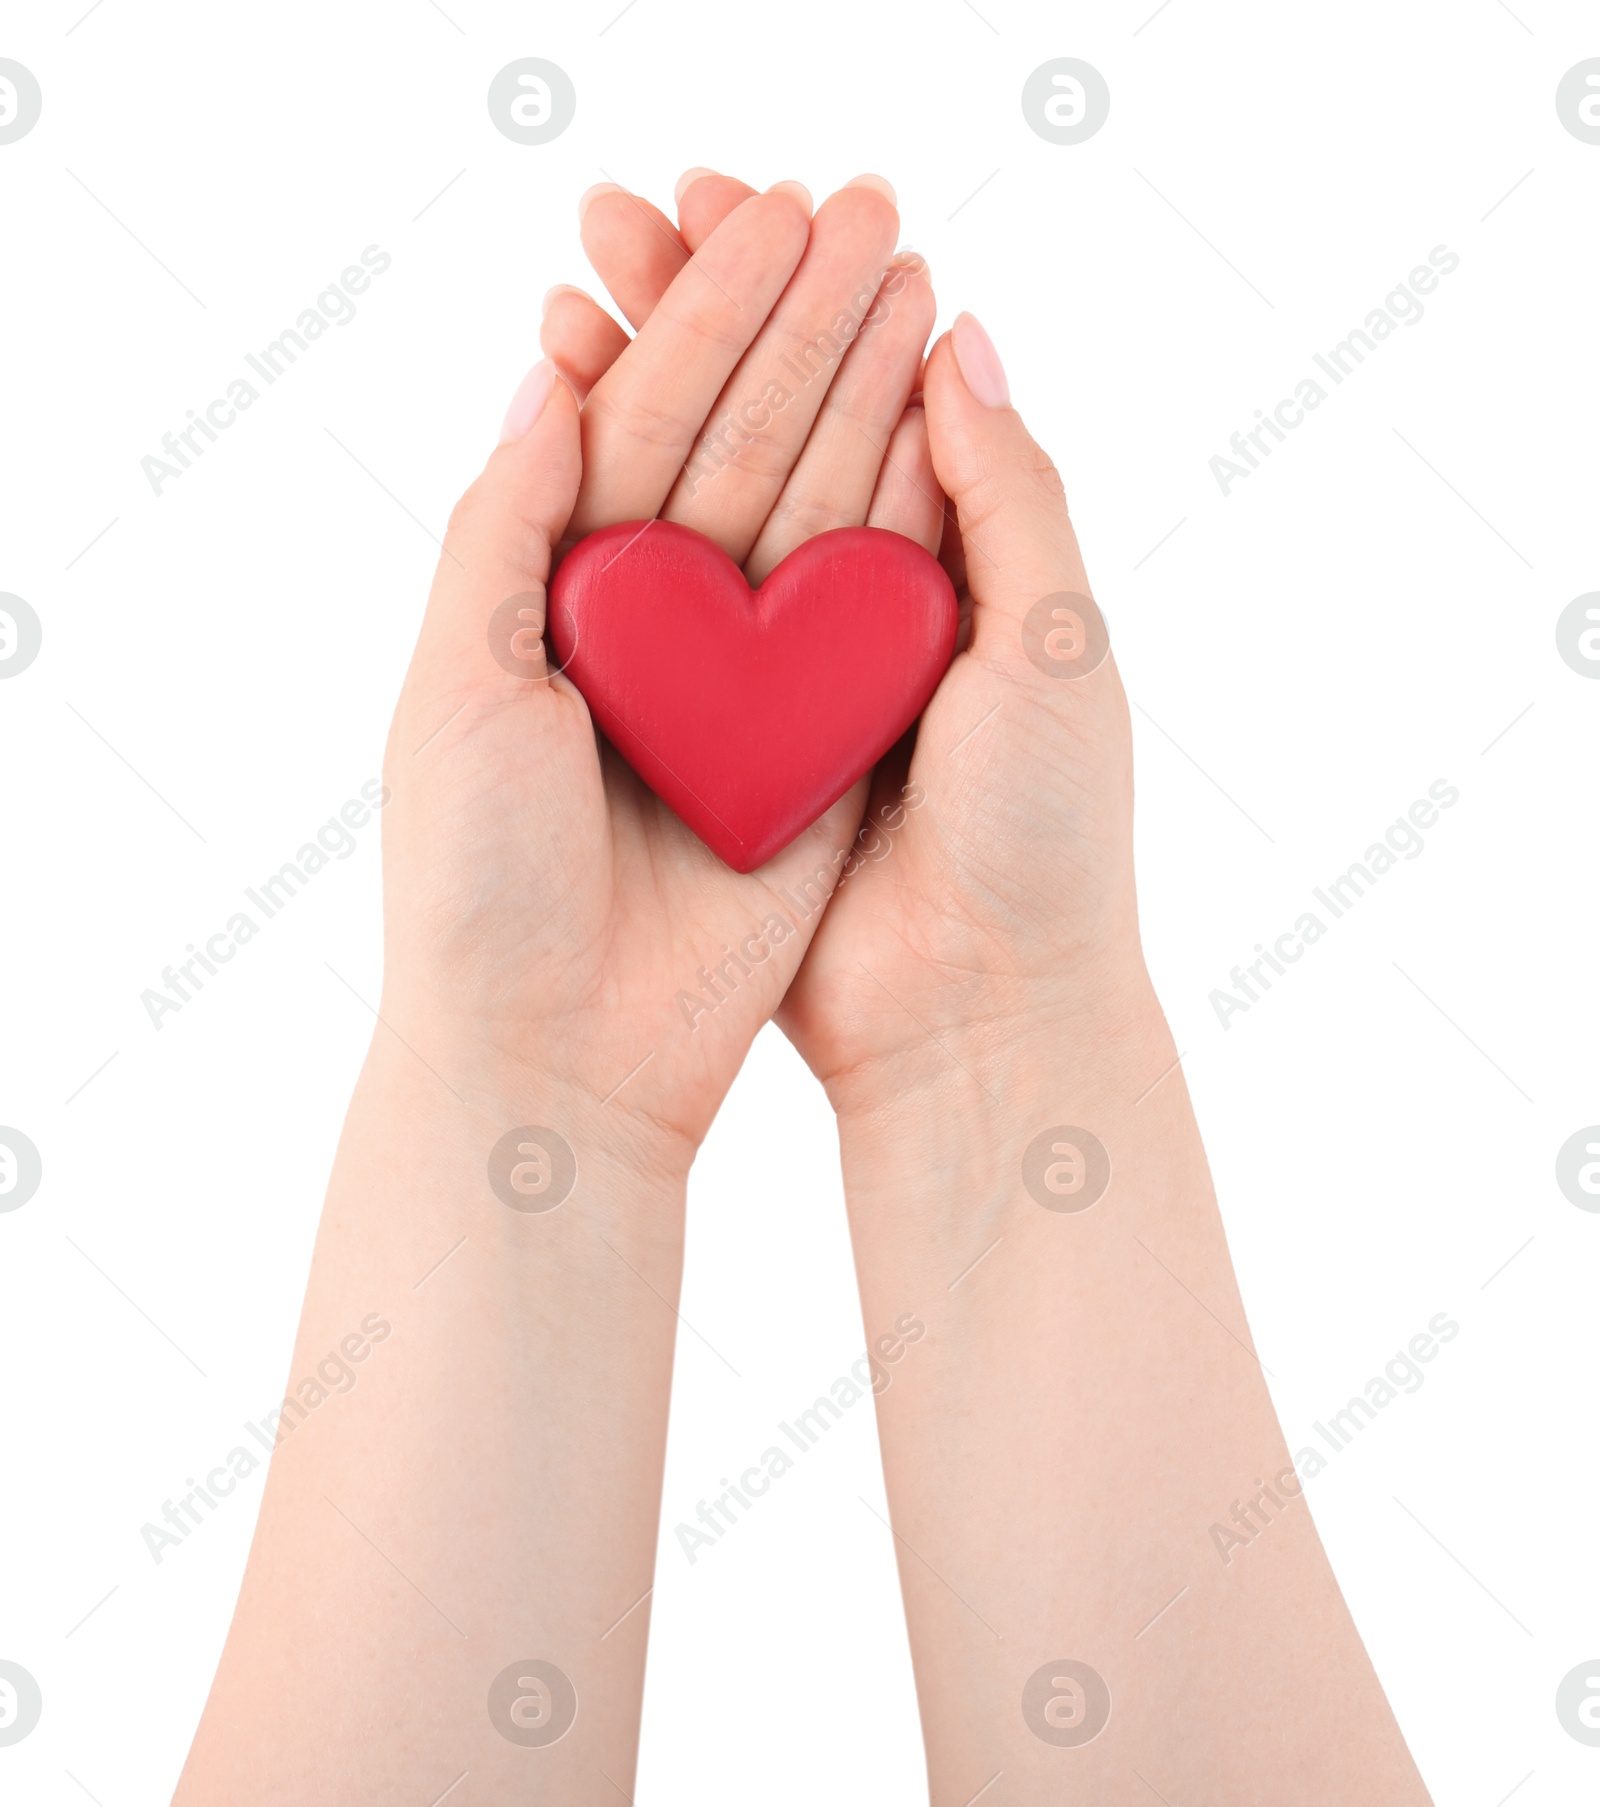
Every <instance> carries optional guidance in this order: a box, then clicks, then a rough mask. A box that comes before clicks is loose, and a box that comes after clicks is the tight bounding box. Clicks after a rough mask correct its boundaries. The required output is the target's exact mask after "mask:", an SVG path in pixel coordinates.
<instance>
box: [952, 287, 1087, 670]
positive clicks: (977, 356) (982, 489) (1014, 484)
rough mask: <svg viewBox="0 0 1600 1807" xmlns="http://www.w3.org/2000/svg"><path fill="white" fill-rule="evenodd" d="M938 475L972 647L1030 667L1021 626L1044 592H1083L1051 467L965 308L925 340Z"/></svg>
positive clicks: (1057, 479)
mask: <svg viewBox="0 0 1600 1807" xmlns="http://www.w3.org/2000/svg"><path fill="white" fill-rule="evenodd" d="M923 402H924V405H925V407H926V410H927V418H928V438H929V445H930V448H931V450H932V454H933V467H934V470H935V472H936V473H937V475H938V478H939V482H940V484H941V486H942V487H943V489H944V491H945V493H946V494H947V495H948V496H949V498H950V500H951V501H952V502H953V503H954V504H955V509H956V517H957V520H958V522H959V525H960V530H961V543H962V550H963V552H964V553H965V556H966V565H967V586H968V588H969V589H970V591H971V593H972V599H973V603H974V609H973V622H972V633H973V650H974V651H975V652H977V653H979V654H982V655H987V656H991V657H996V658H1003V659H1005V660H1006V661H1008V662H1010V661H1013V660H1015V661H1018V662H1020V664H1021V665H1022V667H1024V668H1029V662H1028V657H1027V651H1026V648H1025V647H1024V644H1023V635H1022V634H1021V633H1020V632H1019V628H1020V627H1021V624H1022V623H1024V622H1025V621H1026V620H1027V619H1028V614H1029V611H1030V610H1031V609H1032V608H1033V606H1034V604H1035V603H1037V602H1039V601H1040V600H1041V599H1042V598H1044V597H1047V596H1056V595H1060V594H1061V593H1062V592H1070V593H1072V594H1074V595H1078V596H1086V595H1088V593H1089V580H1088V578H1087V576H1086V575H1085V573H1084V568H1083V559H1082V557H1081V555H1080V554H1079V551H1078V541H1077V536H1076V535H1075V534H1074V532H1073V531H1072V523H1071V521H1070V520H1069V519H1068V517H1067V503H1066V496H1065V493H1064V492H1063V490H1062V487H1061V479H1060V477H1058V476H1057V474H1056V470H1055V466H1054V465H1053V464H1051V462H1050V460H1049V458H1048V457H1047V456H1046V455H1045V453H1044V451H1043V450H1042V449H1041V448H1040V446H1039V445H1038V443H1037V441H1035V440H1034V438H1033V437H1032V436H1031V434H1030V433H1029V432H1028V429H1027V428H1026V427H1025V426H1024V425H1023V424H1022V417H1021V415H1019V414H1018V413H1017V411H1016V410H1015V409H1014V408H1013V407H1012V406H1011V401H1010V394H1009V390H1008V389H1007V386H1006V380H1005V373H1004V371H1003V370H1002V369H1001V366H1000V360H999V358H998V356H997V355H996V353H995V349H994V346H993V345H992V343H991V342H990V340H989V337H988V335H987V334H986V333H985V332H984V330H983V328H982V327H981V326H979V324H978V322H977V321H976V320H974V319H973V317H972V316H971V315H970V314H962V315H960V316H959V317H958V318H957V320H956V323H955V326H954V327H953V328H952V329H951V331H950V332H949V333H947V334H946V335H945V336H944V338H942V339H941V340H940V341H939V342H938V344H937V345H935V346H934V348H933V352H932V355H931V356H930V357H929V359H928V369H927V375H926V378H925V380H924V384H923Z"/></svg>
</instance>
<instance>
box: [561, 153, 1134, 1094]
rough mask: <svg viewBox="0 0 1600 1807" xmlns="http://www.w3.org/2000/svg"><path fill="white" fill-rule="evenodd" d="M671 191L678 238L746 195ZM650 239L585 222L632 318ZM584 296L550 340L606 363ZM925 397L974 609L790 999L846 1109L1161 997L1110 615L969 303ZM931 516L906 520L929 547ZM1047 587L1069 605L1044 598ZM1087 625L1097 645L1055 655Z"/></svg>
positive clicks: (653, 259) (931, 496) (624, 226)
mask: <svg viewBox="0 0 1600 1807" xmlns="http://www.w3.org/2000/svg"><path fill="white" fill-rule="evenodd" d="M690 173H691V176H692V175H694V174H695V173H696V172H690ZM685 180H686V182H687V181H688V178H686V179H685ZM680 188H681V205H682V208H683V212H684V222H685V235H686V237H688V236H690V235H692V232H693V230H694V229H695V228H696V227H697V226H702V223H703V222H705V221H707V220H709V219H712V218H714V217H715V216H716V210H717V208H718V207H719V206H722V205H725V204H726V203H727V202H728V201H729V200H730V199H731V198H732V197H733V195H735V194H738V193H741V192H747V191H744V190H743V188H742V185H741V184H737V183H735V182H733V181H732V179H731V178H728V177H723V176H713V175H709V174H705V175H703V176H702V177H701V179H699V180H695V181H692V182H690V183H689V185H688V186H687V187H682V185H680ZM656 236H657V235H656V234H654V233H652V232H651V231H650V229H649V226H648V224H647V223H646V222H645V221H643V220H641V219H640V217H639V216H638V215H637V213H636V212H635V211H633V210H630V209H626V208H623V207H620V206H615V205H613V206H612V207H610V208H608V209H607V211H606V212H605V213H604V214H603V215H599V216H598V217H597V215H596V213H591V216H590V219H589V220H588V221H586V222H585V246H586V248H587V249H588V251H589V254H590V257H591V260H592V261H593V262H594V264H595V267H596V269H597V270H598V271H599V273H600V274H601V276H602V277H603V278H604V280H605V281H606V283H607V286H608V287H609V288H610V289H611V291H612V293H613V294H615V295H617V296H618V297H619V299H622V298H625V305H626V306H628V308H629V309H630V311H631V313H632V314H633V315H634V316H635V317H639V318H648V317H649V313H650V310H651V308H652V306H653V305H654V301H655V298H656V297H658V296H659V294H660V293H661V289H660V284H661V282H662V281H663V279H664V278H665V276H666V275H667V274H668V273H669V269H668V265H667V264H666V262H665V260H662V259H660V258H659V257H658V256H657V255H656V244H655V242H654V241H655V238H656ZM590 306H592V304H584V303H583V302H582V301H581V300H579V299H574V298H568V297H566V296H563V297H562V298H561V299H560V301H559V302H558V303H557V304H556V305H553V306H552V308H551V312H550V315H549V317H548V318H547V320H546V323H545V333H544V343H545V346H546V348H547V349H548V350H549V351H550V353H551V355H552V356H553V357H555V358H556V360H557V361H558V362H559V363H561V364H562V366H563V368H568V367H572V368H576V369H580V370H582V371H583V372H584V374H585V375H586V376H587V377H588V378H589V379H590V380H593V379H594V378H595V377H596V376H597V375H598V374H599V372H601V371H602V370H604V369H605V367H606V365H605V357H606V352H607V345H606V343H605V342H604V340H603V337H602V335H601V334H600V333H599V332H598V331H597V330H593V329H592V328H590V327H589V326H588V316H587V307H590ZM922 401H923V405H924V409H925V423H926V431H927V435H928V440H929V444H930V464H929V466H927V467H922V468H916V469H912V470H909V471H908V473H907V474H908V475H909V476H911V477H912V478H913V479H914V480H915V481H916V482H917V483H918V484H919V485H920V486H922V487H923V488H924V489H925V491H926V492H927V493H925V494H924V496H923V500H924V502H925V503H926V504H927V505H928V506H929V507H930V508H931V507H932V506H934V505H935V503H937V506H938V508H939V510H940V512H941V514H942V513H943V508H944V499H943V498H944V495H945V494H947V495H948V496H949V497H950V498H951V500H952V501H953V503H954V517H955V518H954V520H953V521H952V522H951V523H950V524H949V530H948V531H947V532H946V534H945V536H944V543H943V557H944V559H945V563H946V565H947V568H949V570H950V572H951V575H952V577H953V578H954V579H955V581H956V583H957V588H958V591H959V592H960V593H961V594H962V598H963V612H964V614H966V613H970V621H969V623H968V624H967V626H965V627H964V630H963V631H964V641H963V645H964V650H961V651H960V652H959V653H958V655H957V657H956V659H955V661H954V663H953V664H952V666H951V668H950V670H949V672H948V673H947V674H946V676H945V679H944V681H943V683H942V684H941V685H940V687H939V690H938V692H937V694H936V695H935V696H934V698H933V700H932V701H931V702H930V703H929V705H928V707H927V709H926V710H925V712H924V714H923V716H922V720H921V722H920V724H919V726H918V729H917V731H916V735H915V745H914V749H911V748H908V747H907V746H905V745H902V747H901V748H899V749H897V752H896V755H895V756H891V757H890V758H889V759H887V760H885V761H884V762H883V763H882V765H880V767H879V769H878V772H877V773H876V775H875V780H874V786H873V790H872V795H871V803H870V806H869V808H868V810H867V815H866V820H865V822H864V823H863V826H862V830H861V837H860V840H859V843H858V846H857V849H856V857H855V858H854V859H852V861H851V865H850V876H849V877H848V878H847V879H846V881H845V882H844V884H843V885H842V886H841V887H840V889H839V891H838V893H837V894H836V895H835V897H834V899H833V901H832V903H831V904H830V906H829V908H828V911H827V914H826V916H825V918H824V920H823V923H822V927H821V928H820V929H819V930H818V932H817V935H816V938H815V940H814V941H813V943H812V946H811V949H810V951H809V953H808V954H807V956H806V960H805V963H804V965H803V966H802V968H801V970H800V972H799V974H798V976H797V978H796V980H795V983H794V984H793V985H792V986H791V987H790V989H789V992H788V995H787V996H786V998H785V999H784V1002H783V1005H782V1007H781V1009H780V1010H779V1012H778V1021H779V1022H780V1024H781V1025H782V1027H783V1028H784V1029H785V1030H786V1032H787V1033H788V1034H789V1035H790V1037H791V1038H792V1039H793V1040H794V1042H795V1044H796V1046H797V1047H798V1048H799V1050H800V1052H801V1053H802V1055H803V1056H804V1057H805V1059H806V1060H807V1062H808V1063H809V1064H810V1066H811V1067H812V1069H813V1070H814V1071H815V1072H816V1073H817V1074H818V1076H819V1077H820V1078H821V1079H822V1080H823V1082H824V1083H825V1084H826V1085H827V1087H828V1090H829V1093H830V1096H831V1097H832V1099H833V1102H834V1104H835V1107H836V1108H838V1109H841V1110H845V1109H855V1108H861V1109H868V1108H873V1107H874V1106H875V1104H876V1102H877V1101H878V1100H879V1099H885V1100H887V1099H890V1098H892V1097H894V1096H896V1095H897V1094H898V1093H899V1092H900V1091H901V1090H902V1089H903V1088H904V1087H905V1086H906V1085H908V1084H914V1083H917V1082H918V1081H920V1080H921V1079H922V1078H923V1077H930V1078H932V1077H937V1078H938V1079H940V1080H941V1081H946V1080H948V1079H949V1078H950V1077H951V1076H952V1075H953V1074H955V1066H954V1065H952V1063H953V1062H954V1063H959V1064H960V1065H963V1066H966V1067H968V1068H969V1069H970V1068H972V1067H974V1066H976V1065H980V1064H983V1063H985V1062H988V1061H990V1060H991V1059H994V1060H999V1061H1001V1062H1004V1060H1005V1059H1006V1056H1007V1051H1008V1050H1009V1049H1012V1048H1015V1047H1016V1046H1017V1045H1018V1036H1019V1032H1027V1031H1031V1030H1033V1029H1041V1030H1044V1031H1045V1032H1046V1034H1047V1035H1048V1033H1049V1030H1050V1028H1051V1027H1052V1026H1053V1024H1054V1023H1055V1022H1057V1021H1061V1020H1065V1019H1069V1018H1071V1017H1073V1016H1074V1015H1081V1014H1082V1013H1083V1012H1084V1010H1085V1008H1086V1007H1087V1006H1088V1005H1089V1004H1090V1003H1091V1002H1092V1004H1093V1005H1094V1007H1095V1008H1096V1010H1097V1011H1098V1009H1099V1007H1100V1006H1101V1005H1102V1004H1104V1003H1106V1002H1108V1001H1110V1002H1111V1003H1112V1004H1113V1007H1114V1008H1119V1009H1120V1008H1124V1007H1126V1008H1129V1009H1132V1008H1135V1007H1138V1008H1140V1009H1141V1010H1144V1011H1149V1010H1151V1009H1153V1004H1152V1003H1151V1000H1150V999H1149V995H1148V983H1147V981H1146V980H1145V978H1144V972H1143V960H1142V955H1141V953H1140V950H1139V942H1138V928H1137V919H1136V914H1135V900H1134V885H1133V845H1132V842H1133V836H1132V750H1131V737H1130V733H1129V720H1128V709H1127V703H1126V699H1125V697H1124V695H1123V691H1122V686H1121V683H1120V681H1119V679H1118V676H1117V672H1116V667H1115V663H1114V661H1113V660H1112V659H1111V658H1110V657H1109V656H1106V657H1105V658H1104V659H1103V660H1100V661H1099V662H1096V658H1095V655H1096V654H1097V653H1098V652H1099V651H1101V650H1102V649H1103V647H1104V629H1103V622H1102V621H1101V619H1100V617H1099V613H1098V610H1097V609H1096V608H1095V605H1094V604H1093V603H1092V602H1089V601H1088V600H1087V597H1088V594H1089V583H1088V578H1087V577H1086V575H1085V572H1084V567H1083V561H1082V558H1081V556H1080V554H1079V551H1078V545H1077V540H1076V537H1075V535H1074V533H1073V530H1072V526H1071V523H1070V521H1069V519H1068V515H1067V507H1066V501H1065V497H1064V494H1063V491H1062V486H1061V483H1060V479H1059V478H1058V477H1057V475H1056V472H1055V470H1054V468H1053V466H1052V465H1051V463H1050V460H1049V458H1048V457H1047V456H1046V454H1045V453H1044V452H1043V451H1042V450H1041V448H1040V447H1039V446H1038V444H1037V443H1036V442H1035V441H1034V440H1033V439H1032V438H1031V437H1030V435H1029V434H1028V432H1027V430H1026V428H1025V427H1024V426H1023V423H1022V421H1021V419H1020V417H1019V416H1018V415H1017V414H1016V412H1015V411H1014V410H1013V409H1012V408H1011V406H1010V402H1009V394H1008V390H1007V385H1006V380H1005V376H1004V374H1003V371H1002V369H1001V366H1000V362H999V359H998V357H997V356H996V354H995V352H994V348H993V346H992V345H991V343H990V342H989V340H988V337H987V335H986V334H985V333H984V332H983V329H982V328H981V327H980V326H979V325H978V323H977V322H976V321H975V320H972V319H971V318H970V316H963V317H961V318H960V319H959V320H958V321H957V323H956V326H955V329H954V331H953V332H952V333H951V334H948V335H946V336H945V337H944V338H942V339H941V340H940V341H939V343H938V344H937V345H936V346H935V348H934V350H933V353H932V355H931V356H930V358H929V360H928V364H927V369H926V372H925V375H924V379H923V386H922ZM919 424H920V423H919ZM905 431H906V434H907V437H909V436H910V428H909V426H908V427H907V428H906V429H905ZM916 443H917V445H918V447H919V449H920V445H921V434H920V432H919V433H918V435H917V442H916ZM935 485H937V486H938V487H937V488H936V487H935ZM941 490H942V492H943V493H942V494H941V493H940V491H941ZM884 524H886V525H893V523H892V522H886V523H884ZM928 525H929V523H928V522H927V520H926V517H925V518H924V520H923V521H920V522H918V523H917V527H918V531H917V532H916V533H914V534H913V535H912V537H916V538H920V539H921V540H922V543H923V544H924V545H928V546H930V547H931V546H932V545H933V543H934V542H933V538H932V534H931V532H929V531H928ZM813 530H815V529H813ZM900 530H901V531H906V529H904V528H901V529H900ZM1047 597H1056V598H1060V599H1062V600H1061V601H1060V603H1059V605H1046V606H1045V607H1044V608H1043V609H1041V610H1039V615H1037V616H1035V615H1032V614H1031V613H1030V611H1034V610H1036V609H1039V605H1040V604H1041V601H1042V599H1044V598H1047ZM1072 598H1082V599H1084V600H1081V601H1076V602H1075V601H1072V600H1070V599H1072ZM1058 606H1059V610H1060V613H1061V617H1062V618H1061V619H1059V620H1058V619H1057V618H1056V615H1057V607H1058ZM1080 631H1081V632H1083V633H1084V634H1085V635H1086V636H1087V640H1088V644H1087V645H1086V647H1085V654H1086V656H1084V657H1081V658H1079V659H1076V660H1072V659H1062V658H1059V657H1052V654H1060V653H1070V652H1071V651H1072V650H1073V644H1072V636H1073V635H1074V634H1076V633H1078V632H1080ZM955 1076H956V1077H957V1078H959V1075H958V1074H957V1075H955Z"/></svg>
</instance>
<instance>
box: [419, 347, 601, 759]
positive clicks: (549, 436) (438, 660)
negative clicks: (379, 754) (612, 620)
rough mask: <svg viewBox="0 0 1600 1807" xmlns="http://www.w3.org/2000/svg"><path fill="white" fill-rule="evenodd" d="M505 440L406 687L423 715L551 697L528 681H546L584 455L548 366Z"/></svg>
mask: <svg viewBox="0 0 1600 1807" xmlns="http://www.w3.org/2000/svg"><path fill="white" fill-rule="evenodd" d="M502 432H503V435H504V437H503V439H502V443H501V444H500V445H499V446H497V447H496V448H495V450H494V452H493V453H491V454H490V457H489V461H488V463H487V464H486V465H485V466H484V467H483V471H482V473H481V474H480V476H479V477H478V478H477V480H476V481H475V482H474V483H473V485H472V487H471V488H470V489H469V490H468V491H467V493H466V494H465V495H464V496H463V497H462V498H461V500H460V501H459V502H458V503H457V504H456V506H455V509H454V511H453V512H452V514H451V516H450V525H449V527H448V528H447V529H446V530H445V539H444V550H443V553H442V555H441V557H440V559H439V566H438V570H437V572H436V574H435V576H434V580H433V587H432V589H431V591H430V593H429V596H428V607H427V611H426V613H425V614H424V616H423V621H422V630H421V633H420V635H419V636H418V640H417V650H416V653H415V655H414V656H413V658H412V662H411V670H410V673H409V674H408V676H407V679H406V693H407V695H408V697H410V698H411V699H412V701H413V702H414V703H415V704H417V705H418V706H419V707H421V706H422V705H425V704H426V703H428V702H432V701H437V700H438V699H439V698H441V697H445V696H448V695H449V694H450V693H451V692H452V691H454V692H459V691H460V690H461V689H462V688H463V687H470V688H471V689H472V690H473V691H475V692H478V693H483V692H495V691H508V690H511V689H514V688H520V689H524V690H530V689H537V690H539V691H547V690H548V688H549V687H548V686H547V685H542V684H541V685H529V683H528V680H529V678H539V677H542V676H543V675H544V664H543V649H542V644H541V638H540V637H541V635H542V634H543V631H544V599H545V585H546V584H547V583H548V581H549V577H550V552H551V548H552V547H553V546H554V545H555V544H556V543H557V542H558V541H559V540H560V538H561V535H562V533H563V532H564V530H565V528H566V525H567V518H568V516H569V515H570V514H571V512H572V506H573V502H574V500H575V499H576V497H577V493H578V474H579V451H578V404H577V402H576V401H575V400H574V398H573V395H572V391H571V390H570V389H568V388H567V386H566V384H565V383H563V382H562V381H561V379H560V377H559V375H558V374H557V372H556V368H555V366H554V365H553V364H552V363H550V362H549V361H548V360H546V361H544V362H542V363H539V364H536V365H535V366H534V368H533V369H532V370H531V371H529V373H528V375H527V376H526V377H525V378H524V379H523V382H522V385H521V387H520V388H519V389H518V390H517V393H516V395H515V397H514V398H513V400H512V403H511V407H510V409H509V411H508V412H507V415H506V424H505V426H504V428H503V429H502ZM497 611H499V612H500V613H499V614H497ZM502 617H503V618H502ZM492 622H493V623H496V629H495V632H496V635H497V638H496V642H495V644H496V645H497V646H499V647H500V650H501V651H502V652H508V653H509V652H511V651H514V652H515V654H516V657H515V659H513V660H512V661H511V664H510V668H509V669H508V666H507V664H506V663H502V662H501V660H500V659H499V658H497V657H496V656H495V650H494V648H493V647H492V646H491V623H492ZM513 635H516V636H518V638H517V641H516V645H515V647H514V648H513V647H512V637H513ZM426 725H428V726H430V727H432V726H436V725H437V724H434V723H428V724H426Z"/></svg>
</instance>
